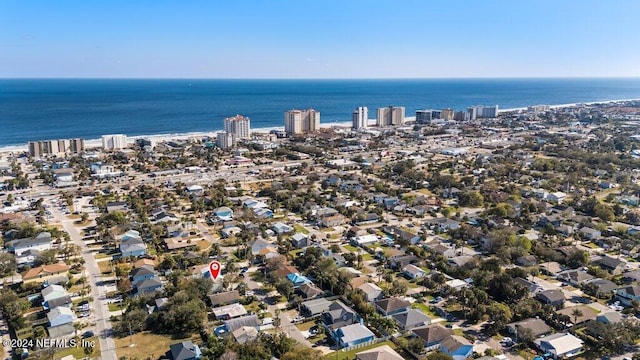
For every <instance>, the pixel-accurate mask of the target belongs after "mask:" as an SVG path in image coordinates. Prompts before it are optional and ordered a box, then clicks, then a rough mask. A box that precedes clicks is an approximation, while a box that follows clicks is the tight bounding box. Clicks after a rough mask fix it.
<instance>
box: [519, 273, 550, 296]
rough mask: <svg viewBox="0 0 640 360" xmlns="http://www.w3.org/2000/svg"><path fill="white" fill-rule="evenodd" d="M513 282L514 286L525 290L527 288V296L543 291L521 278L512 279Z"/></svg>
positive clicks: (536, 285) (540, 287) (538, 286)
mask: <svg viewBox="0 0 640 360" xmlns="http://www.w3.org/2000/svg"><path fill="white" fill-rule="evenodd" d="M513 282H515V283H516V284H520V285H522V286H524V287H525V288H527V289H528V290H529V295H530V296H533V295H534V294H535V293H537V292H540V291H542V290H543V288H542V286H540V285H538V284H536V283H534V282H531V281H529V280H526V279H523V278H521V277H518V278H515V279H513Z"/></svg>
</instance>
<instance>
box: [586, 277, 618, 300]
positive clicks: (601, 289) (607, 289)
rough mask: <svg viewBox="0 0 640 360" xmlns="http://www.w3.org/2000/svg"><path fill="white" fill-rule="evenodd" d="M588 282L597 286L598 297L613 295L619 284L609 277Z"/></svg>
mask: <svg viewBox="0 0 640 360" xmlns="http://www.w3.org/2000/svg"><path fill="white" fill-rule="evenodd" d="M586 284H591V286H594V287H595V289H596V297H600V296H605V297H608V296H611V295H612V294H614V293H615V291H616V289H617V288H618V284H616V283H614V282H613V281H611V280H607V279H600V278H597V279H593V280H590V281H587V282H586ZM583 285H585V284H583Z"/></svg>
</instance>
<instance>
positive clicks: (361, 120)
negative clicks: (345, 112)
mask: <svg viewBox="0 0 640 360" xmlns="http://www.w3.org/2000/svg"><path fill="white" fill-rule="evenodd" d="M352 121H353V128H354V129H364V128H366V127H367V126H368V125H369V109H368V108H367V107H366V106H360V107H357V108H355V109H354V110H353V116H352Z"/></svg>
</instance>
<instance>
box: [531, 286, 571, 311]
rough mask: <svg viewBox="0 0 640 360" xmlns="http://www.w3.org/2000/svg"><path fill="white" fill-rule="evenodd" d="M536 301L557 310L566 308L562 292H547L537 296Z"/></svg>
mask: <svg viewBox="0 0 640 360" xmlns="http://www.w3.org/2000/svg"><path fill="white" fill-rule="evenodd" d="M536 299H538V301H540V302H542V303H543V304H549V305H551V306H553V307H554V308H556V309H561V308H562V307H563V306H564V301H565V297H564V293H563V292H562V290H545V291H541V292H539V293H537V294H536Z"/></svg>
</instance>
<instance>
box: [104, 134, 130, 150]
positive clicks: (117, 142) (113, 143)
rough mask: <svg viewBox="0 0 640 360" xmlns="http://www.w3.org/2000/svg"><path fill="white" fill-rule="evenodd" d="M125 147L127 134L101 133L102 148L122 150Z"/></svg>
mask: <svg viewBox="0 0 640 360" xmlns="http://www.w3.org/2000/svg"><path fill="white" fill-rule="evenodd" d="M126 147H127V135H124V134H112V135H102V149H103V150H122V149H124V148H126Z"/></svg>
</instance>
